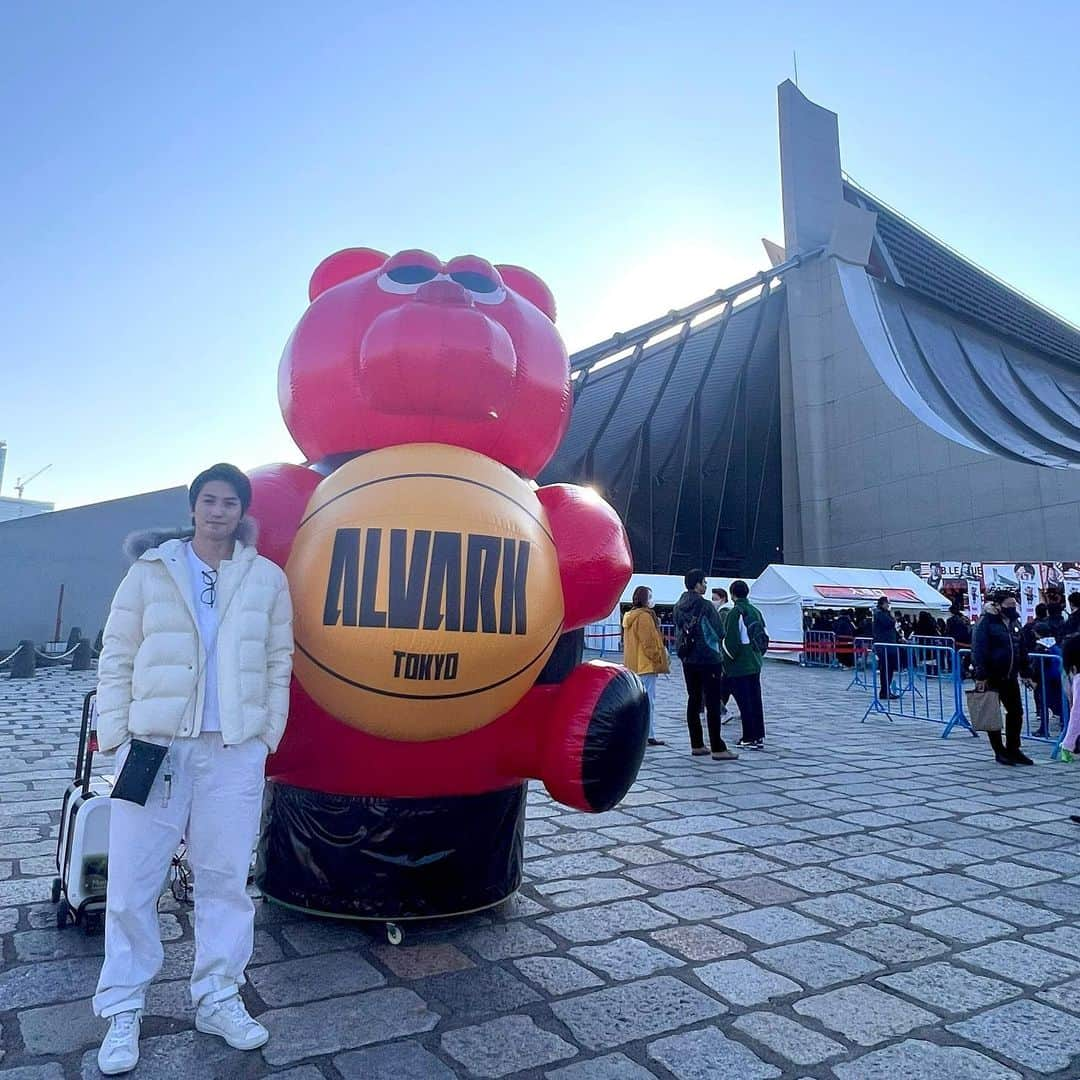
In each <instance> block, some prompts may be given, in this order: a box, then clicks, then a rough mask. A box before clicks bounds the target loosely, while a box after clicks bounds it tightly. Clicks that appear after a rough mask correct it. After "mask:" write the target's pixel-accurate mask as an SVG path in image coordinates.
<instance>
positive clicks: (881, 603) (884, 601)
mask: <svg viewBox="0 0 1080 1080" xmlns="http://www.w3.org/2000/svg"><path fill="white" fill-rule="evenodd" d="M888 602H889V598H888V597H887V596H879V597H878V598H877V606H878V607H879V608H883V607H884V606H885V605H886V604H887V603H888Z"/></svg>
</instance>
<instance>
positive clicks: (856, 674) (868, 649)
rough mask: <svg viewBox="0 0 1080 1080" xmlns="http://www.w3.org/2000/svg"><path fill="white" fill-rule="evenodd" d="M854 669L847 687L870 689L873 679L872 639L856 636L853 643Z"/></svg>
mask: <svg viewBox="0 0 1080 1080" xmlns="http://www.w3.org/2000/svg"><path fill="white" fill-rule="evenodd" d="M854 649H855V669H854V671H853V672H852V675H851V682H849V683H848V685H847V688H848V689H849V690H850V689H851V688H852V687H853V686H858V687H860V688H861V689H863V690H869V689H870V683H871V682H872V680H873V679H874V670H875V669H874V639H873V638H868V637H857V638H855V643H854Z"/></svg>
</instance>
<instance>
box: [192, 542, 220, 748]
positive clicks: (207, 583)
mask: <svg viewBox="0 0 1080 1080" xmlns="http://www.w3.org/2000/svg"><path fill="white" fill-rule="evenodd" d="M184 547H185V548H187V557H188V567H189V569H190V570H191V598H192V600H193V601H194V603H195V613H196V614H197V616H198V619H199V637H200V638H201V639H202V643H203V647H204V648H205V650H206V694H205V696H204V698H203V714H202V730H203V731H220V730H221V705H220V703H219V702H218V662H217V636H218V607H217V597H218V593H217V580H218V572H217V571H216V570H214V569H212V568H211V567H210V566H208V565H207V564H206V563H204V562H203V561H202V559H200V558H199V556H198V555H196V554H195V549H194V548H193V547H192V546H191V544H190V543H187V544H185V545H184ZM211 584H212V585H213V587H212V588H211Z"/></svg>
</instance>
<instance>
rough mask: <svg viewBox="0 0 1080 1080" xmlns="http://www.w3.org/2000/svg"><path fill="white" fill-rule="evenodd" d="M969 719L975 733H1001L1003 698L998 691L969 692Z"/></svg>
mask: <svg viewBox="0 0 1080 1080" xmlns="http://www.w3.org/2000/svg"><path fill="white" fill-rule="evenodd" d="M967 707H968V718H969V719H970V720H971V726H972V729H973V730H975V731H1000V730H1001V729H1002V727H1003V725H1002V722H1001V698H1000V697H999V696H998V692H997V691H996V690H968V691H967Z"/></svg>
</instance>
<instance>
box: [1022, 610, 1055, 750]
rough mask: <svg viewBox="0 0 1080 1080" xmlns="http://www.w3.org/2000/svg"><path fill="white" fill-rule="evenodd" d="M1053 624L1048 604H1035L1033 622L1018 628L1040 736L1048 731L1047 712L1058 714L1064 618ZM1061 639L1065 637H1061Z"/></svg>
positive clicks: (1048, 732)
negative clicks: (1033, 695) (1037, 715)
mask: <svg viewBox="0 0 1080 1080" xmlns="http://www.w3.org/2000/svg"><path fill="white" fill-rule="evenodd" d="M1060 614H1061V612H1060V611H1058V616H1059V621H1058V622H1057V623H1055V621H1054V617H1053V616H1054V612H1053V609H1052V608H1051V606H1050V605H1049V604H1036V605H1035V621H1034V622H1031V623H1028V624H1027V626H1025V627H1024V628H1023V630H1021V632H1020V633H1021V640H1022V641H1023V645H1024V656H1025V657H1026V658H1027V664H1028V669H1029V672H1030V675H1031V685H1032V688H1033V690H1034V693H1035V708H1036V710H1037V711H1038V714H1039V730H1038V732H1037V734H1038V735H1039V737H1040V738H1046V737H1047V736H1048V735H1049V734H1050V714H1051V713H1052V714H1053V715H1054V716H1056V717H1058V718H1060V717H1061V709H1062V705H1061V656H1060V653H1061V650H1060V648H1059V647H1058V645H1059V641H1058V631H1059V630H1063V628H1064V620H1061V619H1060ZM1062 640H1064V636H1063V637H1062Z"/></svg>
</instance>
